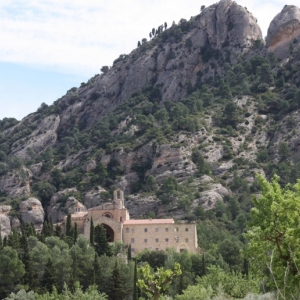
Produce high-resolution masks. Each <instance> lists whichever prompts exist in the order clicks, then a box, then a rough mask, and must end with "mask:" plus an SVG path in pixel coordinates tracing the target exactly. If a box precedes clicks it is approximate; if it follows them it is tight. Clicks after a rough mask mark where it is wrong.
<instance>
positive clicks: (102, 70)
mask: <svg viewBox="0 0 300 300" xmlns="http://www.w3.org/2000/svg"><path fill="white" fill-rule="evenodd" d="M108 70H109V67H108V66H103V67H102V68H101V69H100V71H101V72H102V73H103V74H106V73H107V72H108Z"/></svg>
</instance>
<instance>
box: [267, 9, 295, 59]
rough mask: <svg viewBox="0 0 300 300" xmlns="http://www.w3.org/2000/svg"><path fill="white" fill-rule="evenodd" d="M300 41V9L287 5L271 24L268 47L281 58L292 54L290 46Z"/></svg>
mask: <svg viewBox="0 0 300 300" xmlns="http://www.w3.org/2000/svg"><path fill="white" fill-rule="evenodd" d="M299 40H300V9H299V8H298V7H297V6H294V5H285V6H284V8H283V9H282V11H281V12H280V13H279V14H278V15H276V16H275V18H274V19H273V20H272V22H271V23H270V26H269V29H268V35H267V47H268V50H269V51H273V52H274V53H275V55H276V56H277V57H279V58H285V57H287V56H288V54H289V53H290V51H288V50H289V47H290V44H291V43H292V44H296V43H298V42H299Z"/></svg>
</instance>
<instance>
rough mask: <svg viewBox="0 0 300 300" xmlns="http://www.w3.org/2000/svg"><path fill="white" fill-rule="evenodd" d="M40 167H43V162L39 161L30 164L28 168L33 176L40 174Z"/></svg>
mask: <svg viewBox="0 0 300 300" xmlns="http://www.w3.org/2000/svg"><path fill="white" fill-rule="evenodd" d="M42 167H43V163H41V162H40V163H37V164H34V165H31V166H30V170H31V172H32V173H33V175H34V176H39V175H40V174H41V170H42Z"/></svg>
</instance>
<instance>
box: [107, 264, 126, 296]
mask: <svg viewBox="0 0 300 300" xmlns="http://www.w3.org/2000/svg"><path fill="white" fill-rule="evenodd" d="M108 296H109V299H110V300H122V299H124V297H125V291H124V286H123V280H122V277H121V273H120V268H119V264H118V260H117V259H116V261H115V267H114V270H113V273H112V276H111V279H110V291H109V294H108Z"/></svg>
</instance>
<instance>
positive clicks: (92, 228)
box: [90, 217, 95, 245]
mask: <svg viewBox="0 0 300 300" xmlns="http://www.w3.org/2000/svg"><path fill="white" fill-rule="evenodd" d="M94 231H95V228H94V221H93V217H91V223H90V244H91V245H94Z"/></svg>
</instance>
